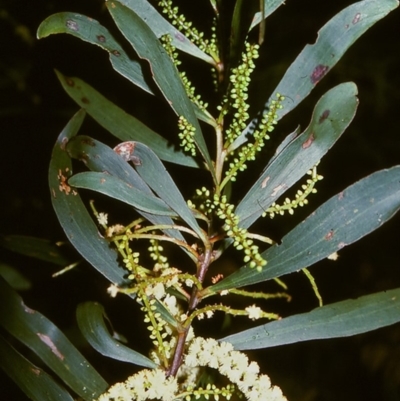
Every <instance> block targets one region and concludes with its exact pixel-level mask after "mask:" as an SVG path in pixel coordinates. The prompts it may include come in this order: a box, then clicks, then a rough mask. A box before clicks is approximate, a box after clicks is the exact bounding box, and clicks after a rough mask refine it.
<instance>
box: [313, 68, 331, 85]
mask: <svg viewBox="0 0 400 401" xmlns="http://www.w3.org/2000/svg"><path fill="white" fill-rule="evenodd" d="M328 71H329V67H328V66H327V65H322V64H318V65H317V66H316V67H315V68H314V70H313V72H312V74H311V76H310V79H311V83H312V84H313V85H316V84H317V83H318V82H319V81H320V80H321V79H322V78H323V77H324V76H325V75H326V74H327V72H328Z"/></svg>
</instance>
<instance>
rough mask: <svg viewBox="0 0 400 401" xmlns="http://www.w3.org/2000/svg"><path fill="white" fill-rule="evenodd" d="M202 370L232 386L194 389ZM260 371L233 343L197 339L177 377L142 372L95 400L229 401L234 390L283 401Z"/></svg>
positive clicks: (262, 400) (251, 398)
mask: <svg viewBox="0 0 400 401" xmlns="http://www.w3.org/2000/svg"><path fill="white" fill-rule="evenodd" d="M201 367H209V368H213V369H216V370H217V371H218V372H219V373H220V374H221V375H223V376H226V377H227V378H228V379H229V381H230V382H231V384H232V385H231V386H227V387H226V388H224V389H217V388H216V387H215V386H207V388H206V389H202V388H196V381H197V379H198V373H199V372H200V368H201ZM259 371H260V368H259V366H258V364H257V363H256V362H249V360H248V358H247V356H246V355H245V354H244V353H242V352H239V351H235V350H234V349H233V346H232V344H230V343H227V342H218V341H216V340H214V339H211V338H208V339H205V338H202V337H196V338H194V339H193V340H192V341H190V344H189V346H188V349H187V352H186V355H185V358H184V364H183V365H182V366H181V368H180V370H179V372H178V375H177V377H172V376H170V377H167V376H166V374H165V372H164V371H163V370H161V369H154V370H149V369H144V370H142V371H140V372H139V373H137V374H135V375H133V376H130V377H129V378H128V379H127V380H126V381H125V382H123V383H117V384H115V385H114V386H112V387H111V388H110V389H109V390H108V391H107V392H106V393H105V394H103V395H101V396H100V397H99V398H98V399H97V401H144V400H161V401H178V400H185V401H189V400H191V399H197V398H199V396H200V395H201V394H208V395H213V397H214V399H215V400H218V399H220V397H221V396H222V397H224V398H225V399H227V400H229V399H230V398H231V396H232V394H233V393H234V392H235V389H236V391H239V392H240V393H242V394H243V396H244V397H245V399H246V400H248V401H286V400H287V399H286V397H285V396H284V395H283V394H282V391H281V389H280V388H279V387H277V386H272V385H271V381H270V379H269V377H268V376H267V375H263V374H259ZM207 399H208V397H207Z"/></svg>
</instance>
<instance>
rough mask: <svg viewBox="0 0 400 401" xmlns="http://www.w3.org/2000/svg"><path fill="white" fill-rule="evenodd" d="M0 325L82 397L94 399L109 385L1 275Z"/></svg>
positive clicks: (64, 337)
mask: <svg viewBox="0 0 400 401" xmlns="http://www.w3.org/2000/svg"><path fill="white" fill-rule="evenodd" d="M0 324H1V326H2V327H3V328H4V329H5V330H6V331H7V332H8V333H9V334H11V335H12V336H14V337H15V338H16V339H18V340H19V341H20V342H22V343H23V344H25V345H26V346H27V347H28V348H29V349H30V350H31V351H33V352H34V353H35V354H36V355H37V356H38V357H39V358H40V359H41V360H42V361H43V362H44V363H45V364H46V365H47V366H48V367H49V368H50V369H51V370H52V371H53V372H54V373H56V374H57V375H58V377H59V378H60V379H61V380H63V382H64V383H66V384H67V385H68V386H69V387H70V388H71V389H72V390H73V391H75V392H76V393H77V394H79V395H80V396H81V397H82V398H83V399H85V400H87V401H91V400H92V399H93V398H95V397H98V396H99V395H100V394H101V393H103V392H104V391H105V390H106V388H107V387H108V385H107V383H106V382H105V381H104V379H103V378H102V377H101V376H100V375H99V374H98V373H97V372H96V370H95V369H94V368H93V367H92V366H91V365H90V364H89V362H88V361H87V360H86V359H85V358H84V357H83V356H82V355H81V353H80V352H79V351H78V350H77V349H76V348H75V347H74V346H73V344H72V343H71V342H70V341H69V340H68V338H67V337H66V336H65V335H64V334H63V333H62V332H61V331H60V330H59V329H58V328H57V327H56V326H55V325H54V324H53V323H52V322H50V321H49V320H48V319H46V318H45V317H44V316H43V315H41V314H40V313H39V312H36V311H34V310H32V309H30V308H28V307H27V306H26V305H25V304H24V302H23V300H22V298H21V297H20V296H19V295H18V294H17V293H16V292H15V291H14V290H12V289H11V288H10V287H9V286H8V285H7V284H6V283H5V281H4V280H3V279H2V278H0Z"/></svg>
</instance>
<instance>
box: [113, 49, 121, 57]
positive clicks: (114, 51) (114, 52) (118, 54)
mask: <svg viewBox="0 0 400 401" xmlns="http://www.w3.org/2000/svg"><path fill="white" fill-rule="evenodd" d="M111 53H112V54H114V56H115V57H119V56H120V55H121V53H120V52H119V51H118V50H112V51H111Z"/></svg>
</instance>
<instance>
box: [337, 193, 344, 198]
mask: <svg viewBox="0 0 400 401" xmlns="http://www.w3.org/2000/svg"><path fill="white" fill-rule="evenodd" d="M343 198H344V192H343V191H342V192H339V196H338V199H339V200H342V199H343Z"/></svg>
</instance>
